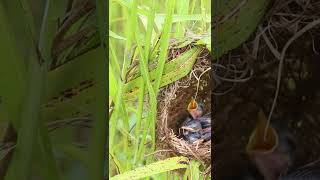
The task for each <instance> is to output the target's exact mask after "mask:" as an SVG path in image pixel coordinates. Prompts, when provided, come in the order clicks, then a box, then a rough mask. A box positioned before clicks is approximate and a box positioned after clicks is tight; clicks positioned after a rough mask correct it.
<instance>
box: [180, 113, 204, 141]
mask: <svg viewBox="0 0 320 180" xmlns="http://www.w3.org/2000/svg"><path fill="white" fill-rule="evenodd" d="M181 129H182V134H183V137H184V139H185V140H186V141H188V142H190V143H193V142H195V141H197V140H199V139H200V138H201V135H202V132H201V131H202V127H201V123H200V121H197V120H194V119H192V118H190V117H187V119H186V120H185V121H184V122H183V123H182V127H181Z"/></svg>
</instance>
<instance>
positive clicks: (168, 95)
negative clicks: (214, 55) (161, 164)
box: [157, 50, 212, 164]
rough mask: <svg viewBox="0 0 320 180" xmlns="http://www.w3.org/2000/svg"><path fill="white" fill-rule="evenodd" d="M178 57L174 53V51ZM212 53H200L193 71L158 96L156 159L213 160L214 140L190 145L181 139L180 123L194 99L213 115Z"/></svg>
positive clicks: (204, 161) (203, 161)
mask: <svg viewBox="0 0 320 180" xmlns="http://www.w3.org/2000/svg"><path fill="white" fill-rule="evenodd" d="M171 54H175V52H171ZM210 68H211V67H210V53H209V52H208V51H207V50H203V52H202V53H200V55H199V57H198V58H197V61H196V63H195V65H194V66H193V70H192V71H191V72H190V73H189V75H187V76H186V77H184V78H182V79H180V80H179V81H176V82H174V83H171V84H169V85H168V86H166V87H164V88H162V89H161V91H160V93H159V96H158V115H157V148H158V149H160V150H159V151H160V152H161V153H158V155H157V157H158V158H160V159H162V158H165V157H168V156H175V155H183V156H186V157H189V158H191V159H197V160H199V161H200V162H202V163H204V164H209V163H210V160H211V140H210V141H206V142H198V143H189V142H188V141H186V140H184V139H183V137H182V136H181V129H180V127H181V123H182V122H183V121H184V119H185V118H186V117H187V116H188V113H187V106H188V103H189V102H190V100H191V99H192V98H193V97H196V100H200V101H202V102H203V104H204V108H205V113H210V112H211V93H210V92H211V81H212V80H210V74H209V72H210V71H209V70H210Z"/></svg>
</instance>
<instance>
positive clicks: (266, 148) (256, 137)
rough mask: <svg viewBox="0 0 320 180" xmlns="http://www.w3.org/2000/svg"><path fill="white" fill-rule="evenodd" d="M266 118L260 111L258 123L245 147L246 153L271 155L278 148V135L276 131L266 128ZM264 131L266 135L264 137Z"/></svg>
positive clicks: (269, 127)
mask: <svg viewBox="0 0 320 180" xmlns="http://www.w3.org/2000/svg"><path fill="white" fill-rule="evenodd" d="M267 125H268V124H267V117H266V115H265V114H264V112H263V111H262V110H260V111H259V113H258V123H257V125H256V127H255V129H254V131H253V132H252V134H251V136H250V139H249V142H248V144H247V147H246V151H247V153H255V152H257V153H271V152H273V151H274V150H275V148H276V147H277V146H278V141H279V140H278V134H277V132H276V130H275V129H274V128H273V127H271V126H268V128H267V129H266V126H267ZM265 130H266V135H265Z"/></svg>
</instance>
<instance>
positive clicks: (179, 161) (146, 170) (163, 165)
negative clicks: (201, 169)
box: [110, 156, 189, 180]
mask: <svg viewBox="0 0 320 180" xmlns="http://www.w3.org/2000/svg"><path fill="white" fill-rule="evenodd" d="M188 164H189V160H188V158H186V157H183V156H181V157H173V158H168V159H165V160H161V161H158V162H155V163H151V164H149V165H147V166H144V167H140V168H136V169H134V170H132V171H128V172H125V173H123V174H119V175H116V176H114V177H111V178H110V180H122V179H123V180H125V179H131V180H135V179H141V178H146V177H150V176H152V175H155V174H159V173H163V172H168V171H172V170H176V169H182V168H187V167H188Z"/></svg>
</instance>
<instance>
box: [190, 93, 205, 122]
mask: <svg viewBox="0 0 320 180" xmlns="http://www.w3.org/2000/svg"><path fill="white" fill-rule="evenodd" d="M187 110H188V112H189V113H190V115H191V116H192V118H193V119H198V118H199V117H201V116H202V115H203V113H204V105H203V103H197V102H196V101H195V99H193V98H192V99H191V101H190V103H189V104H188V107H187Z"/></svg>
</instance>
